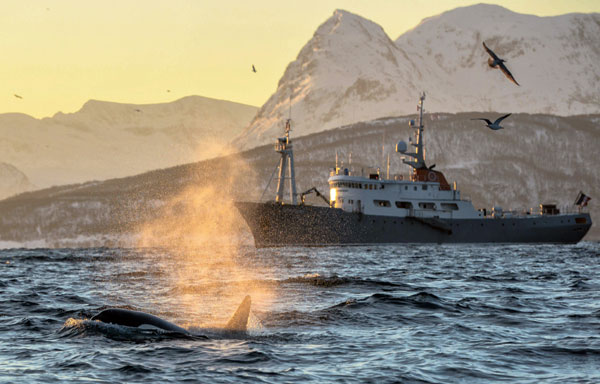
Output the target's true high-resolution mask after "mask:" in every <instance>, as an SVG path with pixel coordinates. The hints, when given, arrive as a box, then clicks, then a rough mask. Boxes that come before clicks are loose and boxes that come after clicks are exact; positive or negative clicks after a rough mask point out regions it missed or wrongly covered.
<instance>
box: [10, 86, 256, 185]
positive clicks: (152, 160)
mask: <svg viewBox="0 0 600 384" xmlns="http://www.w3.org/2000/svg"><path fill="white" fill-rule="evenodd" d="M256 110H257V109H256V108H255V107H252V106H249V105H243V104H238V103H232V102H229V101H223V100H215V99H209V98H205V97H200V96H190V97H185V98H182V99H179V100H176V101H173V102H170V103H163V104H120V103H112V102H105V101H96V100H90V101H88V102H87V103H85V105H84V106H83V107H82V108H81V109H80V110H79V111H77V112H75V113H68V114H64V113H60V112H59V113H57V114H56V115H54V116H53V117H51V118H44V119H41V120H39V119H35V118H33V117H31V116H28V115H24V114H17V113H6V114H0V161H4V162H7V163H10V164H13V165H14V166H15V167H17V168H19V169H20V170H21V171H23V172H24V173H25V174H26V175H27V176H28V177H29V178H30V180H31V182H32V183H33V184H36V185H38V186H40V187H49V186H52V185H60V184H72V183H79V182H84V181H90V180H103V179H110V178H115V177H124V176H130V175H135V174H139V173H141V172H145V171H149V170H152V169H157V168H164V167H170V166H174V165H178V164H184V163H189V162H193V161H198V160H203V159H207V158H210V157H214V156H217V155H220V154H222V152H221V151H222V150H223V146H224V144H226V143H228V142H230V141H231V137H233V136H235V135H236V134H238V133H239V132H241V130H242V128H243V127H244V126H245V125H247V124H248V122H249V121H250V120H251V119H252V117H253V116H254V115H255V114H256Z"/></svg>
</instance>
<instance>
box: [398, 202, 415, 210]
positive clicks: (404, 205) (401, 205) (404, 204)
mask: <svg viewBox="0 0 600 384" xmlns="http://www.w3.org/2000/svg"><path fill="white" fill-rule="evenodd" d="M396 207H397V208H404V209H411V208H412V207H413V205H412V203H411V202H410V201H396Z"/></svg>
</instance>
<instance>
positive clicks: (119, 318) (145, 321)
mask: <svg viewBox="0 0 600 384" xmlns="http://www.w3.org/2000/svg"><path fill="white" fill-rule="evenodd" d="M251 303H252V300H251V299H250V296H246V297H245V298H244V300H243V301H242V303H241V304H240V306H239V307H238V309H237V310H236V311H235V313H234V314H233V316H231V319H230V320H229V321H228V322H227V324H226V325H225V326H224V328H225V329H226V330H228V331H237V332H245V331H246V329H247V327H248V316H249V315H250V305H251ZM91 320H96V321H101V322H103V323H109V324H118V325H123V326H126V327H136V328H144V327H156V328H160V329H163V330H165V331H170V332H178V333H183V334H189V332H188V330H187V329H185V328H182V327H180V326H178V325H175V324H173V323H170V322H168V321H166V320H164V319H161V318H160V317H158V316H154V315H151V314H149V313H145V312H139V311H132V310H129V309H122V308H109V309H105V310H104V311H102V312H100V313H98V314H97V315H95V316H93V317H92V318H91Z"/></svg>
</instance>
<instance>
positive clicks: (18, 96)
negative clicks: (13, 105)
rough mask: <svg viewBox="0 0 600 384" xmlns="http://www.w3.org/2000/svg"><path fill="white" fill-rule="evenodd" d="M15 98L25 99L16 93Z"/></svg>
mask: <svg viewBox="0 0 600 384" xmlns="http://www.w3.org/2000/svg"><path fill="white" fill-rule="evenodd" d="M15 97H16V98H17V99H22V98H23V96H21V95H17V94H16V93H15Z"/></svg>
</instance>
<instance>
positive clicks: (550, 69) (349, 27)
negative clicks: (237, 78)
mask: <svg viewBox="0 0 600 384" xmlns="http://www.w3.org/2000/svg"><path fill="white" fill-rule="evenodd" d="M483 41H486V43H487V44H488V46H489V47H490V48H492V49H493V50H495V52H496V53H497V54H498V55H499V56H500V57H502V58H504V59H506V60H507V66H508V68H509V69H510V70H511V71H512V73H513V75H514V76H515V78H516V79H517V81H519V82H520V84H521V86H520V87H518V86H516V85H514V84H512V83H511V82H509V81H508V80H507V79H506V78H504V76H503V75H502V73H501V72H500V71H499V70H497V69H491V68H489V67H488V65H487V58H488V55H487V53H486V52H485V51H484V49H483V47H482V42H483ZM599 62H600V14H597V13H594V14H566V15H561V16H555V17H538V16H532V15H523V14H518V13H515V12H511V11H509V10H507V9H505V8H502V7H500V6H496V5H486V4H478V5H473V6H469V7H464V8H457V9H454V10H452V11H448V12H445V13H443V14H441V15H438V16H435V17H431V18H427V19H425V20H423V21H422V22H421V23H420V24H419V25H418V26H417V27H415V28H414V29H412V30H410V31H408V32H406V33H404V34H403V35H402V36H400V37H399V38H398V39H397V40H396V41H395V42H393V41H392V40H390V38H389V37H388V35H387V34H386V33H385V31H384V30H383V29H382V28H381V27H380V26H379V25H377V24H375V23H373V22H372V21H369V20H366V19H364V18H362V17H360V16H358V15H355V14H352V13H350V12H346V11H342V10H336V11H335V12H334V14H333V16H331V17H330V18H329V19H328V20H327V21H325V23H323V24H322V25H321V26H320V27H319V28H318V29H317V31H316V32H315V34H314V36H313V37H312V39H310V41H309V42H308V43H307V44H306V45H305V46H304V47H303V48H302V50H301V51H300V53H299V54H298V57H297V58H296V60H295V61H293V62H291V63H290V64H289V65H288V67H287V69H286V71H285V73H284V74H283V76H282V78H281V80H280V81H279V84H278V86H277V90H276V92H275V93H274V94H273V95H272V96H271V97H270V98H269V100H268V101H267V102H266V103H265V104H264V105H263V106H262V108H261V109H260V110H259V112H258V114H257V115H256V117H255V118H254V120H253V121H252V122H251V123H250V125H249V126H248V127H247V128H246V129H245V130H244V132H243V133H242V134H241V135H240V136H239V137H238V138H237V139H236V141H235V142H236V143H237V145H238V146H241V147H243V148H251V147H253V146H256V145H259V144H264V143H266V142H271V141H273V139H274V138H275V137H276V136H278V135H280V134H281V132H283V125H284V123H283V120H284V119H286V118H287V116H288V111H289V107H290V104H291V106H292V119H293V121H294V128H295V132H294V135H295V136H296V137H298V136H301V135H306V134H310V133H314V132H319V131H322V130H327V129H331V128H334V127H338V126H341V125H345V124H350V123H353V122H358V121H365V120H370V119H374V118H379V117H385V116H394V115H399V114H406V113H412V112H414V108H415V107H414V100H415V98H416V97H417V95H418V94H419V93H420V92H421V91H426V92H427V93H428V101H427V106H428V109H429V111H432V112H463V111H497V112H504V111H510V112H526V113H548V114H556V115H574V114H585V113H598V112H600V88H598V86H597V84H598V82H599V80H600V65H598V63H599ZM290 96H291V99H290Z"/></svg>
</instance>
